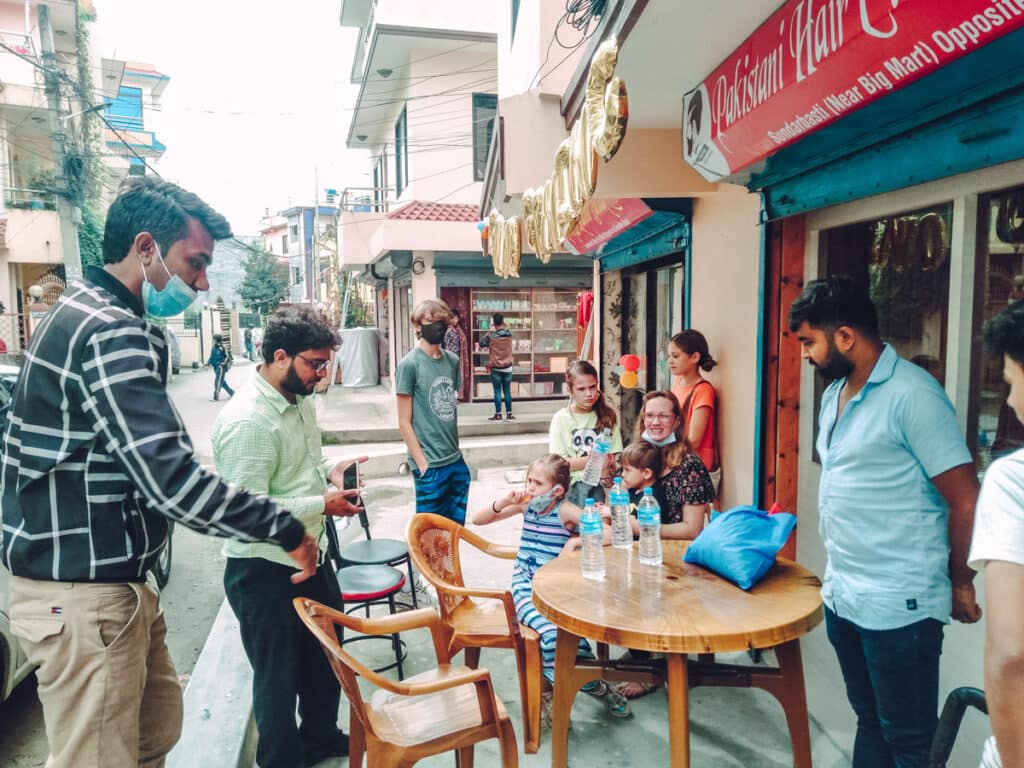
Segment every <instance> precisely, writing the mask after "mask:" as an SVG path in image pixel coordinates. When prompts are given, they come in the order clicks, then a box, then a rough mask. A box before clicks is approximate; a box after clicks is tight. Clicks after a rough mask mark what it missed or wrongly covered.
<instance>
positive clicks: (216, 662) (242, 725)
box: [166, 599, 256, 768]
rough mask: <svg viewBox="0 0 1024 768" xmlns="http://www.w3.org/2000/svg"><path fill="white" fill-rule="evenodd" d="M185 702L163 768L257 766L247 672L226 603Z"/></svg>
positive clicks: (189, 684) (207, 643) (236, 629)
mask: <svg viewBox="0 0 1024 768" xmlns="http://www.w3.org/2000/svg"><path fill="white" fill-rule="evenodd" d="M184 699H185V715H184V719H183V723H182V729H181V738H180V739H179V740H178V743H177V744H176V745H175V747H174V749H172V750H171V752H170V754H168V755H167V763H166V767H167V768H195V766H198V765H216V766H221V767H222V768H252V766H253V765H254V764H255V762H256V723H255V722H254V721H253V718H252V668H251V667H250V666H249V659H248V658H246V655H245V650H244V649H243V648H242V638H241V635H240V634H239V631H238V619H236V618H235V614H234V613H233V612H232V610H231V606H230V605H228V601H227V599H225V600H224V602H223V603H222V604H221V606H220V611H219V612H218V613H217V619H216V620H215V621H214V623H213V628H212V629H211V630H210V634H209V635H208V636H207V638H206V642H205V643H204V644H203V651H202V653H201V654H199V659H198V661H196V666H195V668H194V669H193V670H192V676H191V678H190V679H189V683H188V687H187V688H186V689H185V695H184Z"/></svg>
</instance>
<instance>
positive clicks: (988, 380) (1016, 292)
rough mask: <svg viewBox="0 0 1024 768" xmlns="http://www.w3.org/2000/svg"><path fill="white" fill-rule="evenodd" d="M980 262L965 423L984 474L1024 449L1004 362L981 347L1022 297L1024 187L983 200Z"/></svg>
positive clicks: (1022, 435) (1023, 433) (979, 231)
mask: <svg viewBox="0 0 1024 768" xmlns="http://www.w3.org/2000/svg"><path fill="white" fill-rule="evenodd" d="M976 264H977V271H976V273H975V285H976V292H975V302H974V332H973V333H972V334H971V338H972V340H973V342H972V343H973V347H972V350H971V361H972V365H971V374H972V377H973V380H972V382H971V397H970V402H971V412H970V413H969V414H968V418H967V423H968V441H969V443H970V446H971V448H972V450H973V452H974V455H975V458H976V459H977V462H978V468H979V469H980V470H982V471H984V470H985V469H986V468H987V467H988V465H989V464H990V463H991V462H992V460H993V459H996V458H999V456H1001V455H1003V454H1005V453H1009V452H1010V451H1014V450H1016V449H1018V448H1020V447H1021V446H1024V427H1022V426H1021V424H1020V422H1018V421H1017V419H1016V418H1015V417H1014V415H1013V411H1012V410H1010V407H1009V406H1008V405H1007V404H1006V396H1007V394H1008V387H1007V385H1006V383H1005V382H1004V381H1003V359H1002V357H996V356H994V355H992V354H991V353H990V352H989V351H988V350H986V349H985V348H984V346H983V345H982V343H981V329H982V326H983V325H984V324H985V322H987V321H988V320H990V319H991V318H993V317H994V316H995V315H998V314H999V313H1000V312H1002V311H1003V310H1004V309H1006V308H1007V307H1008V306H1009V305H1010V304H1012V303H1014V302H1016V301H1021V300H1022V299H1024V187H1017V188H1016V189H1011V190H1007V191H1004V192H998V193H995V194H992V195H986V196H983V197H981V198H980V199H979V201H978V255H977V262H976Z"/></svg>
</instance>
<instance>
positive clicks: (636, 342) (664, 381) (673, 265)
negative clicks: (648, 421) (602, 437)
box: [619, 254, 684, 443]
mask: <svg viewBox="0 0 1024 768" xmlns="http://www.w3.org/2000/svg"><path fill="white" fill-rule="evenodd" d="M681 258H682V256H681V254H675V255H673V256H670V257H667V258H666V259H662V260H660V261H658V262H653V263H651V262H648V263H645V264H644V265H643V266H642V268H636V269H635V270H624V271H623V278H622V298H621V302H622V303H621V315H620V318H619V320H620V323H621V328H622V354H627V353H629V354H634V355H637V356H639V357H640V369H639V370H638V371H637V385H636V387H634V388H633V389H623V390H622V394H621V401H620V413H621V415H622V435H623V440H625V441H626V442H627V443H628V442H629V441H630V440H631V439H632V435H633V428H634V426H635V424H636V419H637V418H638V416H639V414H640V404H641V401H642V400H643V396H644V395H645V394H646V393H647V392H648V391H649V390H652V389H668V388H669V387H670V386H671V374H670V373H669V370H668V362H667V353H666V349H667V347H668V341H669V339H670V338H672V336H673V335H674V334H676V333H678V332H679V331H681V330H682V329H683V277H684V271H683V264H682V262H681Z"/></svg>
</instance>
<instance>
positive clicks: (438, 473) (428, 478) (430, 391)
mask: <svg viewBox="0 0 1024 768" xmlns="http://www.w3.org/2000/svg"><path fill="white" fill-rule="evenodd" d="M451 316H452V311H451V309H450V308H449V307H448V305H447V304H445V303H444V302H443V301H440V300H438V299H427V300H426V301H421V302H420V303H419V304H417V305H416V307H415V308H414V309H413V311H412V314H411V315H410V318H409V319H410V320H411V321H412V327H413V329H414V330H415V331H416V335H417V336H418V337H419V342H418V343H417V344H416V346H414V347H413V348H412V350H410V352H409V354H407V355H406V356H405V357H403V358H402V359H401V360H400V361H399V362H398V367H397V369H396V370H395V384H396V392H397V394H398V429H399V431H400V432H401V433H402V439H403V440H404V441H405V447H406V448H407V449H408V451H409V463H410V464H411V468H412V475H413V480H414V482H415V485H416V511H417V512H433V513H434V514H437V515H443V516H444V517H447V518H450V519H451V520H454V521H455V522H457V523H459V524H460V525H462V524H465V522H466V500H467V498H468V496H469V467H467V466H466V462H465V461H464V460H463V458H462V451H461V450H460V449H459V427H458V412H457V410H456V397H457V394H458V391H459V389H460V387H461V386H462V376H461V372H460V368H459V358H458V357H457V356H456V355H453V354H452V353H451V352H447V351H446V350H443V349H441V346H440V344H441V340H442V339H443V338H444V334H445V331H446V330H447V329H448V321H449V320H450V319H451Z"/></svg>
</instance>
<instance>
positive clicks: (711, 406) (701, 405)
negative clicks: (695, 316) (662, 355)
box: [668, 329, 718, 471]
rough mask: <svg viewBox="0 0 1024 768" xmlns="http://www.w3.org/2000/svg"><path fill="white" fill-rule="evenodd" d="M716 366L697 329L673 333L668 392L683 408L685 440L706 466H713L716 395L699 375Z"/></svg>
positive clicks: (713, 389)
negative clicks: (670, 379) (670, 376)
mask: <svg viewBox="0 0 1024 768" xmlns="http://www.w3.org/2000/svg"><path fill="white" fill-rule="evenodd" d="M716 365H718V363H717V361H716V360H715V359H714V358H713V357H711V353H710V352H709V351H708V342H707V339H705V338H704V334H702V333H701V332H700V331H695V330H692V329H688V330H685V331H682V332H681V333H677V334H676V335H675V336H673V337H672V339H671V341H669V343H668V368H669V371H671V372H672V394H673V395H675V396H676V399H677V400H678V401H679V404H680V407H681V408H682V409H683V418H684V419H685V422H686V439H687V440H688V441H689V443H690V445H692V446H693V448H694V450H695V451H696V452H697V455H698V456H700V459H701V461H702V462H704V467H705V468H706V469H708V470H709V471H710V470H714V469H717V468H718V467H717V463H718V457H717V456H715V429H716V427H717V419H716V415H717V414H716V413H715V409H716V406H717V397H716V395H715V388H714V387H713V386H712V384H711V382H710V381H708V380H707V379H705V378H704V377H703V376H701V375H700V372H701V371H710V370H711V369H712V368H714V367H715V366H716Z"/></svg>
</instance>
